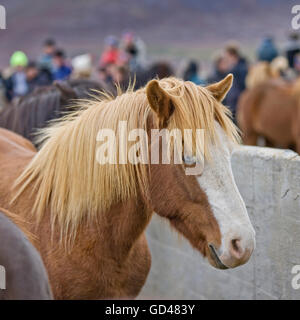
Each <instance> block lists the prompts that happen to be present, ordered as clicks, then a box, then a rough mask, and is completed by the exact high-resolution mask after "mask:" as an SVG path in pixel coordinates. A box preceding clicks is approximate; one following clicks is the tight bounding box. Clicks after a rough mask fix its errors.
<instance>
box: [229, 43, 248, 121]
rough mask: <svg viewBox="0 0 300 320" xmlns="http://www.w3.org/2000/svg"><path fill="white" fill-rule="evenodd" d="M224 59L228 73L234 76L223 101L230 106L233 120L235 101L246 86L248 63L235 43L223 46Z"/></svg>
mask: <svg viewBox="0 0 300 320" xmlns="http://www.w3.org/2000/svg"><path fill="white" fill-rule="evenodd" d="M224 59H226V63H227V66H228V73H232V74H233V76H234V81H233V84H232V88H231V89H230V90H229V92H228V94H227V96H226V99H225V101H224V103H225V105H227V106H228V107H229V108H230V110H231V112H232V116H233V120H234V121H235V114H236V107H237V102H238V99H239V96H240V94H241V93H242V92H243V91H244V90H245V88H246V83H245V80H246V76H247V73H248V63H247V61H246V59H245V58H244V57H242V55H241V54H240V51H239V48H238V47H237V46H236V45H229V46H227V47H226V48H225V56H224Z"/></svg>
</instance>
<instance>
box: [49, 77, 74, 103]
mask: <svg viewBox="0 0 300 320" xmlns="http://www.w3.org/2000/svg"><path fill="white" fill-rule="evenodd" d="M53 85H54V86H55V87H56V88H57V89H59V90H60V92H61V94H62V96H63V97H64V98H65V99H76V98H77V94H76V92H75V91H74V90H73V88H72V87H71V86H70V85H69V84H68V83H67V82H65V81H54V82H53Z"/></svg>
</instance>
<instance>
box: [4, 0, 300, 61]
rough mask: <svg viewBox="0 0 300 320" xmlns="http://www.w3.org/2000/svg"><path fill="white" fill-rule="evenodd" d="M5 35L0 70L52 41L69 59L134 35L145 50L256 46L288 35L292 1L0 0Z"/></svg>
mask: <svg viewBox="0 0 300 320" xmlns="http://www.w3.org/2000/svg"><path fill="white" fill-rule="evenodd" d="M0 4H2V5H4V6H5V7H6V10H7V30H0V66H1V65H3V64H4V63H6V62H7V59H8V57H9V55H10V54H11V52H12V51H13V50H16V49H23V50H25V51H26V52H27V53H28V54H29V55H30V56H33V57H34V56H35V55H36V54H37V53H38V52H39V51H40V46H41V42H42V40H43V39H44V38H46V37H49V36H53V37H55V38H56V39H57V40H58V41H59V42H60V43H61V44H62V45H63V46H64V47H66V48H67V49H68V51H69V52H70V53H71V54H77V53H80V52H84V51H87V50H89V51H92V52H95V53H98V52H99V50H100V48H101V46H102V43H103V38H104V37H105V36H106V35H108V34H116V35H120V34H121V33H122V31H124V30H128V29H130V30H134V31H136V33H137V34H139V35H140V36H141V37H142V38H143V39H144V40H145V41H146V42H147V44H148V45H149V46H151V45H160V46H179V47H184V46H190V47H209V46H212V45H213V46H216V45H217V44H218V43H220V42H221V43H224V42H225V41H227V40H228V39H236V40H240V41H242V42H245V43H248V42H249V43H254V42H257V41H258V40H259V39H260V38H261V37H263V36H264V35H266V34H268V35H269V34H270V35H273V36H274V37H276V39H279V40H281V39H283V38H285V37H286V34H287V33H288V32H289V31H291V29H290V28H291V26H290V24H291V18H292V15H291V7H292V5H293V4H295V2H294V1H293V0H260V1H258V0H239V1H237V0H219V1H216V0H215V1H212V0H81V1H80V0H63V1H62V0H51V1H50V0H48V1H47V0H38V1H37V0H22V1H20V0H0Z"/></svg>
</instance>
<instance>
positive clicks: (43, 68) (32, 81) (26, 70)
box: [0, 32, 300, 115]
mask: <svg viewBox="0 0 300 320" xmlns="http://www.w3.org/2000/svg"><path fill="white" fill-rule="evenodd" d="M256 58H257V61H266V62H268V63H273V62H274V61H276V59H281V60H280V61H281V65H282V59H284V61H285V64H286V66H284V67H281V69H282V70H281V71H282V73H283V74H282V75H283V76H285V77H287V78H293V77H296V76H297V75H298V74H299V73H300V39H299V35H298V34H297V33H293V34H291V35H290V37H289V40H288V43H287V45H286V48H285V50H284V51H283V52H280V50H279V49H278V48H277V46H276V44H275V41H274V40H273V39H272V37H266V38H265V39H263V41H262V42H261V44H260V46H259V47H258V49H257V52H256ZM278 61H279V60H278ZM94 65H95V63H94V59H93V57H92V55H90V54H83V55H79V56H76V57H75V58H73V59H69V58H68V57H67V56H66V53H65V51H64V50H63V49H60V48H59V47H58V46H57V44H56V42H55V40H53V39H47V40H46V41H45V42H44V44H43V48H42V53H41V55H40V57H39V58H38V59H36V61H32V60H29V59H28V57H27V55H26V54H25V53H24V52H22V51H16V52H14V53H13V54H12V56H11V58H10V66H9V68H7V69H5V70H2V72H1V73H0V100H1V97H2V99H6V101H8V102H11V101H12V100H13V99H15V98H19V97H22V96H24V95H27V94H28V93H30V92H32V91H33V90H34V89H35V88H36V87H39V86H44V85H49V84H51V83H52V82H53V81H55V80H67V79H69V78H70V77H72V78H77V79H78V78H91V77H92V75H93V77H94V78H98V80H101V81H102V82H105V83H106V84H110V85H113V84H114V83H128V79H129V78H130V76H132V75H133V74H138V73H139V72H141V71H142V70H145V68H146V65H147V59H146V47H145V44H144V42H143V41H142V40H141V39H140V38H139V37H137V36H136V35H135V34H134V33H133V32H124V33H123V34H122V36H121V37H120V39H119V38H117V37H115V36H108V37H107V38H106V39H105V41H104V50H103V52H102V54H101V56H100V59H99V62H98V63H97V67H96V68H94V67H93V66H94ZM283 65H284V63H283ZM248 68H249V61H247V59H246V57H245V56H244V55H243V54H242V53H241V50H240V48H239V46H238V45H237V44H234V43H231V44H228V45H227V46H225V48H224V49H223V50H222V51H221V52H220V53H219V54H218V55H217V57H216V58H215V60H214V62H213V65H212V71H211V72H210V74H209V75H208V76H206V77H204V76H203V75H201V74H202V72H201V70H200V65H199V63H198V62H197V61H196V60H195V61H189V63H188V64H187V65H186V66H185V68H184V70H183V71H182V73H181V74H180V75H178V74H177V76H180V77H182V78H183V79H184V80H186V81H192V82H194V83H196V84H198V85H206V84H209V83H213V82H217V81H220V80H221V79H223V78H224V77H225V76H226V75H227V74H228V73H232V74H233V75H234V79H235V80H234V83H233V87H232V89H231V90H230V92H229V94H228V95H227V97H226V101H225V102H224V103H225V104H226V105H227V106H229V107H230V109H231V111H232V113H233V115H234V114H235V110H236V105H237V101H238V98H239V96H240V94H241V92H242V91H243V90H245V88H246V82H245V81H246V76H247V73H248ZM0 103H1V102H0Z"/></svg>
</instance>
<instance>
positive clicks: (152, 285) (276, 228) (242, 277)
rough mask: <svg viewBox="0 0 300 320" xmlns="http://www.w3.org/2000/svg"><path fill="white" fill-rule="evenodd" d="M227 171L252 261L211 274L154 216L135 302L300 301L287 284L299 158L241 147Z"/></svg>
mask: <svg viewBox="0 0 300 320" xmlns="http://www.w3.org/2000/svg"><path fill="white" fill-rule="evenodd" d="M232 167H233V171H234V176H235V179H236V182H237V185H238V188H239V190H240V192H241V194H242V197H243V198H244V200H245V203H246V206H247V209H248V213H249V216H250V219H251V221H252V223H253V226H254V228H255V230H256V242H257V247H256V250H255V252H254V253H253V256H252V258H251V260H250V261H249V262H248V263H247V264H246V265H244V266H242V267H239V268H237V269H232V270H225V271H224V270H216V269H214V268H212V267H211V266H210V265H209V264H208V262H206V261H205V260H204V259H203V258H202V257H201V256H200V254H199V253H198V252H196V251H195V250H193V249H192V248H191V246H190V245H189V243H188V242H187V241H186V240H185V239H183V238H181V237H179V236H178V235H177V233H176V232H175V231H173V230H171V228H170V227H169V226H168V224H167V223H165V222H164V221H162V219H161V218H159V217H154V219H153V221H152V222H151V224H150V226H149V228H148V230H147V238H148V241H149V246H150V250H151V253H152V268H151V271H150V274H149V277H148V279H147V283H146V285H145V287H144V288H143V290H142V292H141V294H140V296H139V298H140V299H144V298H157V299H167V298H169V299H300V289H299V290H295V289H293V288H292V285H291V281H292V278H293V277H295V275H293V274H292V273H291V270H292V267H293V266H294V265H300V157H299V156H298V155H297V154H296V153H294V152H292V151H288V150H277V149H268V148H259V147H240V148H238V149H237V150H236V151H235V152H234V154H233V157H232Z"/></svg>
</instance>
